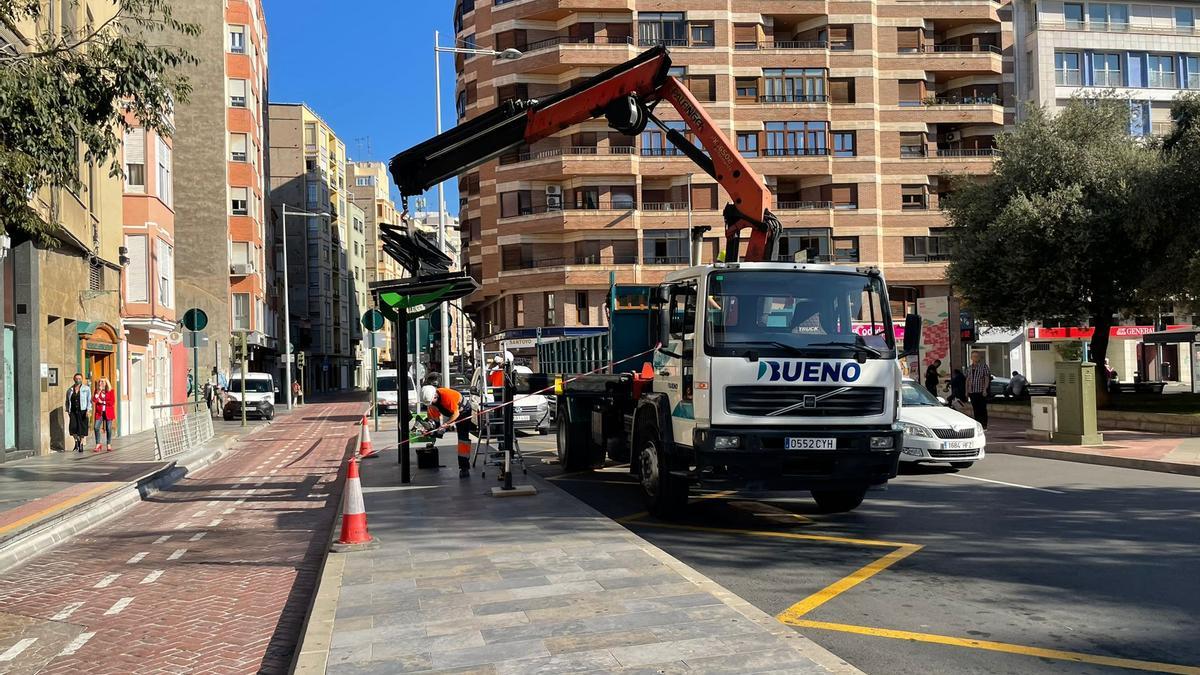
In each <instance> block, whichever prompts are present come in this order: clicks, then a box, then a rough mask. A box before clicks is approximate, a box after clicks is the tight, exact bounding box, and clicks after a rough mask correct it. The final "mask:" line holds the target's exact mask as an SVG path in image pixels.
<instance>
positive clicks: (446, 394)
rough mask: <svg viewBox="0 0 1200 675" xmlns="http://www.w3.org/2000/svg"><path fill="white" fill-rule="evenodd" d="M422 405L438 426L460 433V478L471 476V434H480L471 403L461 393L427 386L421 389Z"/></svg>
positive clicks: (445, 388)
mask: <svg viewBox="0 0 1200 675" xmlns="http://www.w3.org/2000/svg"><path fill="white" fill-rule="evenodd" d="M421 404H422V405H424V406H425V408H426V410H427V412H428V413H429V418H430V419H431V420H433V421H435V422H437V425H438V426H447V427H449V426H453V427H454V428H455V431H457V432H458V477H459V478H468V477H470V475H471V436H470V435H471V434H472V433H474V434H476V435H478V434H479V432H478V428H477V427H476V426H475V421H474V420H473V419H472V410H471V401H470V399H468V398H466V397H465V396H463V395H462V394H461V393H459V392H457V391H455V390H453V389H450V388H447V387H435V386H433V385H430V384H427V385H425V386H424V387H421Z"/></svg>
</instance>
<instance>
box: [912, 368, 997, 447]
mask: <svg viewBox="0 0 1200 675" xmlns="http://www.w3.org/2000/svg"><path fill="white" fill-rule="evenodd" d="M941 367H942V360H941V359H935V360H934V361H933V363H931V364H929V366H928V367H926V368H925V388H926V389H928V390H929V391H931V392H934V393H937V391H938V383H939V381H940V379H941V376H940V374H939V371H940V370H941ZM991 386H992V370H991V368H988V364H987V363H985V362H984V361H983V357H982V355H981V354H980V353H979V352H972V353H971V365H969V366H967V369H966V372H963V370H962V369H961V368H955V369H953V370H952V371H951V372H950V379H949V380H948V381H947V382H946V389H947V390H948V392H947V393H949V394H950V398H949V400H950V404H951V405H960V406H963V407H966V405H967V404H968V403H970V404H971V414H972V416H973V417H974V418H975V421H976V422H979V423H980V424H981V425H983V428H984V429H986V428H987V426H988V412H987V400H988V389H989V388H990V387H991Z"/></svg>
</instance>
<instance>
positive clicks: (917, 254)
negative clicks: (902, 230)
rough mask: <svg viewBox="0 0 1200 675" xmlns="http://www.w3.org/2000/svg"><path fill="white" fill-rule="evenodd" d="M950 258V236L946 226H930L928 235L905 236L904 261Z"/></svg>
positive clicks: (918, 261)
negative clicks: (938, 227)
mask: <svg viewBox="0 0 1200 675" xmlns="http://www.w3.org/2000/svg"><path fill="white" fill-rule="evenodd" d="M949 259H950V237H949V236H948V233H947V231H946V230H945V229H944V228H942V229H935V228H930V230H929V236H928V237H905V238H904V262H907V263H925V262H939V261H944V260H949Z"/></svg>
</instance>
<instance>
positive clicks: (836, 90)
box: [829, 78, 854, 103]
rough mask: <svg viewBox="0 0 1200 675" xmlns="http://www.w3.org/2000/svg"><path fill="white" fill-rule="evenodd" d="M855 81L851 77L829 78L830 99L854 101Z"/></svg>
mask: <svg viewBox="0 0 1200 675" xmlns="http://www.w3.org/2000/svg"><path fill="white" fill-rule="evenodd" d="M853 82H854V80H853V79H851V78H838V79H831V80H829V100H830V101H831V102H833V103H854V87H852V86H851V85H852V84H853Z"/></svg>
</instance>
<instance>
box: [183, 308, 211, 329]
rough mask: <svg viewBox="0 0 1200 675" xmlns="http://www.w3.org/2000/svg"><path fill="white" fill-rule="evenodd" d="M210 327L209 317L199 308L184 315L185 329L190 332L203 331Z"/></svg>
mask: <svg viewBox="0 0 1200 675" xmlns="http://www.w3.org/2000/svg"><path fill="white" fill-rule="evenodd" d="M207 326H208V315H207V314H205V313H204V310H202V309H200V308H199V307H193V308H191V309H189V310H188V311H186V312H184V313H183V327H184V328H186V329H188V330H190V331H201V330H204V329H205V328H206V327H207Z"/></svg>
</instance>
